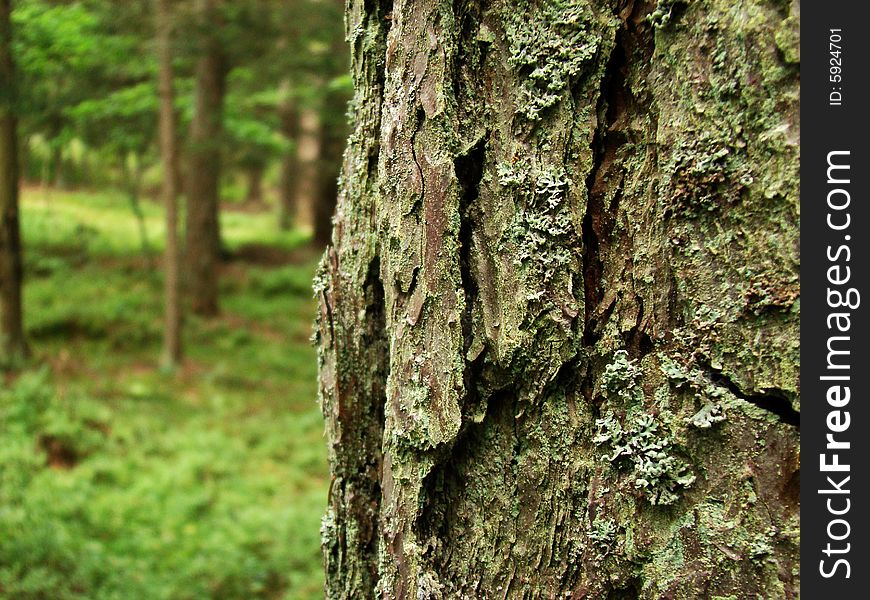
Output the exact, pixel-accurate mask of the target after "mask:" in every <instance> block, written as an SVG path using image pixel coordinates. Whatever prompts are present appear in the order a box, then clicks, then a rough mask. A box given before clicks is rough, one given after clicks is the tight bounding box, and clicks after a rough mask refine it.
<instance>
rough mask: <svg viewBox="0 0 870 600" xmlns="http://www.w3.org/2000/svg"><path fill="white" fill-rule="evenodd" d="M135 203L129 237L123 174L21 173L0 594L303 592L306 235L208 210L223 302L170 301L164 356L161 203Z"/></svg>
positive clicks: (310, 574) (316, 464)
mask: <svg viewBox="0 0 870 600" xmlns="http://www.w3.org/2000/svg"><path fill="white" fill-rule="evenodd" d="M142 209H143V212H144V216H145V219H144V222H145V231H146V233H147V254H144V253H143V248H142V243H141V236H140V228H139V226H138V224H137V220H136V219H135V218H134V216H133V212H132V211H131V208H130V205H129V203H128V202H127V200H126V199H125V197H124V196H123V195H122V194H120V193H112V192H62V191H58V190H46V189H39V188H27V189H25V191H24V194H23V199H22V210H21V212H22V230H23V234H22V236H23V242H24V246H25V253H26V254H25V302H24V303H25V310H26V316H25V320H26V329H27V334H28V337H29V340H30V344H31V350H32V353H33V355H34V356H33V359H32V361H31V364H30V365H28V366H27V367H26V368H24V369H22V370H21V371H19V372H16V373H13V374H11V375H7V376H6V378H5V381H3V380H2V379H0V597H2V598H19V599H26V598H34V599H36V598H51V599H57V600H62V599H65V598H75V599H83V598H88V599H95V600H98V599H109V598H112V599H124V600H130V599H138V598H141V599H149V600H151V599H167V600H169V599H172V600H183V599H200V598H220V599H236V598H238V599H241V598H287V599H290V598H292V599H294V600H296V599H305V598H320V597H322V573H321V560H320V549H319V528H320V517H321V515H322V513H323V510H324V507H325V505H326V492H327V487H328V475H327V466H326V446H325V442H324V440H323V426H322V421H321V417H320V412H319V409H318V407H317V403H316V360H315V354H314V349H313V348H312V346H311V344H310V342H309V338H310V335H311V325H312V320H313V316H314V309H315V308H314V300H313V299H312V293H311V283H310V282H311V278H312V275H313V271H314V267H315V264H316V261H317V256H316V253H315V252H314V251H313V250H311V249H310V248H308V246H307V245H306V244H307V241H306V237H305V236H304V235H303V234H301V233H299V232H283V233H282V232H280V231H279V230H278V228H277V225H276V222H277V219H276V217H275V215H274V214H272V213H268V212H262V213H258V212H251V211H242V210H239V211H233V210H228V211H224V213H223V214H222V216H221V222H222V233H223V237H224V243H225V245H226V247H227V250H228V255H229V258H228V260H227V261H226V263H225V265H224V267H223V272H222V281H221V306H222V314H221V316H220V317H218V318H215V319H210V320H203V319H199V318H196V317H192V316H188V317H187V319H186V322H185V333H184V344H185V349H186V353H187V359H186V361H185V364H184V366H183V368H181V369H179V370H178V371H177V372H175V373H166V372H163V371H161V370H160V369H159V368H158V366H157V365H158V357H159V354H160V348H161V341H162V304H161V303H162V274H161V269H160V251H161V249H162V242H161V240H162V238H163V235H164V230H163V226H162V212H161V209H160V207H159V206H158V205H157V204H155V203H153V202H150V201H145V202H143V204H142ZM0 377H2V376H0Z"/></svg>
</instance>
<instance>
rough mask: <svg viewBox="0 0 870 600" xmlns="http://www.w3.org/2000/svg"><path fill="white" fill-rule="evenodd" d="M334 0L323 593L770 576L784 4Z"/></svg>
mask: <svg viewBox="0 0 870 600" xmlns="http://www.w3.org/2000/svg"><path fill="white" fill-rule="evenodd" d="M784 16H785V15H783V14H781V12H780V8H779V7H778V6H774V5H772V4H770V3H769V2H766V1H763V0H748V1H747V2H743V3H741V5H740V10H739V11H738V10H735V9H734V5H733V3H732V2H726V1H725V0H699V1H697V2H691V3H680V2H658V3H657V4H656V3H652V2H651V3H643V2H632V1H630V0H628V1H625V0H623V1H622V2H617V3H613V2H604V1H603V0H565V1H563V2H556V3H552V2H532V1H527V0H519V1H516V0H512V1H510V2H508V1H502V0H487V1H485V2H484V1H483V0H463V1H460V2H454V3H429V2H424V3H420V2H410V1H406V0H397V1H395V2H394V3H390V2H384V1H378V0H373V1H372V2H354V3H350V4H349V14H348V20H347V27H348V31H349V32H350V35H351V40H350V42H351V48H352V57H353V67H352V71H353V75H354V79H355V86H356V98H355V102H354V105H355V108H356V110H355V115H356V122H355V131H354V133H353V134H352V135H351V137H350V143H349V149H348V152H347V154H346V159H345V163H344V167H343V184H342V188H341V193H340V196H339V203H338V208H337V213H336V214H337V217H336V225H335V230H334V232H333V244H334V245H333V246H332V247H330V248H328V249H327V252H326V254H325V256H324V258H323V261H322V267H321V271H320V272H319V274H318V277H317V279H316V289H317V290H318V293H319V298H320V313H319V318H318V329H317V342H318V348H319V359H320V391H321V402H322V408H323V412H324V415H325V418H326V424H327V435H328V440H329V443H330V464H331V469H332V475H333V478H332V483H331V486H330V499H329V509H328V512H327V515H326V517H325V518H324V523H323V549H324V554H325V560H326V570H327V595H328V597H329V598H373V597H383V598H397V599H404V598H427V599H437V598H443V599H447V598H546V599H550V598H587V599H592V598H600V599H605V598H609V599H619V598H622V599H634V598H636V599H648V600H653V599H659V598H671V599H675V600H679V599H707V598H714V597H732V598H797V597H798V595H799V588H798V566H799V563H798V558H799V533H798V530H799V504H798V502H799V494H798V491H799V485H798V481H799V438H800V434H799V413H798V412H797V411H798V410H799V406H800V404H799V383H798V364H799V348H798V339H799V335H798V324H799V303H798V301H797V300H798V297H799V293H800V290H799V282H798V264H799V256H798V248H799V247H798V208H797V207H798V185H797V183H798V138H799V132H798V126H799V121H798V95H799V94H798V91H799V80H798V68H797V65H795V64H791V63H789V62H787V61H788V60H789V59H788V57H789V56H793V53H790V52H783V51H781V49H780V48H779V47H778V46H780V45H782V44H791V45H792V46H794V42H795V40H797V39H798V31H797V21H798V19H797V17H796V15H794V18H792V19H789V20H788V21H784Z"/></svg>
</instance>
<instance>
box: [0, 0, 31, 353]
mask: <svg viewBox="0 0 870 600" xmlns="http://www.w3.org/2000/svg"><path fill="white" fill-rule="evenodd" d="M11 8H12V7H11V3H10V0H0V363H2V364H9V363H15V362H18V361H20V360H22V359H24V358H25V357H26V356H27V344H26V343H25V339H24V326H23V320H22V306H21V304H22V303H21V284H22V276H23V274H22V260H21V232H20V228H19V223H18V175H19V172H18V132H17V126H16V117H15V68H14V64H13V61H12V27H11V23H10V13H11Z"/></svg>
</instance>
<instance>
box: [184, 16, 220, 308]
mask: <svg viewBox="0 0 870 600" xmlns="http://www.w3.org/2000/svg"><path fill="white" fill-rule="evenodd" d="M200 6H201V9H200V10H201V17H202V23H203V28H204V33H203V36H204V39H203V40H202V44H203V45H202V48H201V52H202V54H201V55H200V57H199V60H198V61H197V64H196V100H195V106H194V114H193V120H192V122H191V124H190V140H189V160H188V163H189V164H188V179H187V186H186V190H185V191H186V192H187V232H186V234H187V235H186V259H187V270H188V281H189V285H188V286H187V290H188V292H189V293H190V298H191V308H192V310H193V312H194V313H196V314H198V315H203V316H213V315H216V314H217V313H218V266H219V261H220V222H219V218H218V210H219V195H220V172H221V138H222V135H223V102H224V91H225V90H224V87H225V79H226V73H227V66H226V61H225V57H224V53H223V50H222V48H221V45H220V40H219V39H218V37H217V36H216V35H215V30H216V29H217V28H219V27H220V18H219V12H218V3H217V2H215V1H214V0H203V1H202V2H201V3H200Z"/></svg>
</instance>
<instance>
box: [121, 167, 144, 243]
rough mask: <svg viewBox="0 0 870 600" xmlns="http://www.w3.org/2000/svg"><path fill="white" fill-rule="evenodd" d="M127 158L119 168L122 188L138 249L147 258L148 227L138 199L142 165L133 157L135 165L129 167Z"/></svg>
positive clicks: (140, 189)
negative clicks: (122, 178) (122, 182)
mask: <svg viewBox="0 0 870 600" xmlns="http://www.w3.org/2000/svg"><path fill="white" fill-rule="evenodd" d="M128 158H129V157H125V159H124V162H123V163H122V166H121V170H122V172H123V174H124V187H125V188H126V191H127V199H128V200H129V202H130V210H131V211H132V212H133V217H134V218H135V219H136V226H137V228H138V230H139V247H140V248H141V249H142V255H143V256H145V257H146V258H147V257H148V256H149V255H150V254H151V248H150V246H149V245H148V227H147V225H146V224H145V212H144V211H143V210H142V202H141V198H140V196H141V191H142V163H141V161H140V158H139V156H137V155H134V160H135V163H136V164H135V165H133V166H132V167H131V166H130V164H129V162H128Z"/></svg>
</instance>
